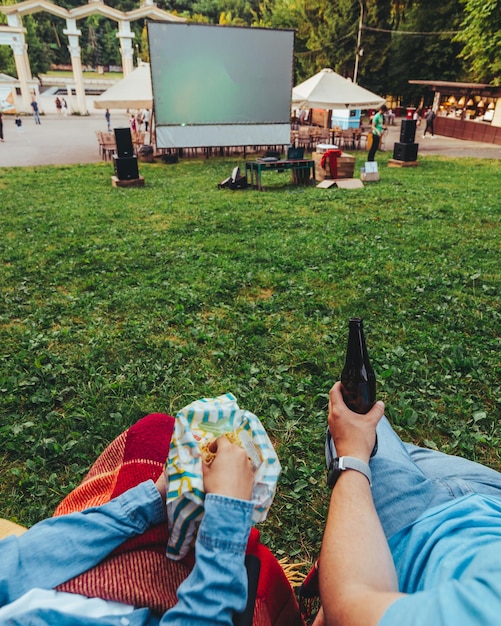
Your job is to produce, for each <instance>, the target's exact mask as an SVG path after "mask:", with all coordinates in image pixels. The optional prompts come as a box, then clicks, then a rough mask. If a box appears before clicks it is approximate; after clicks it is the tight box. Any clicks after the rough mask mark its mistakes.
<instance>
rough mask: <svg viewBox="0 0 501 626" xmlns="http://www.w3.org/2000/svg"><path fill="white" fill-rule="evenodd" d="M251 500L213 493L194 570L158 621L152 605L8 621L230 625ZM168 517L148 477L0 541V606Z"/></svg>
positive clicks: (238, 607) (78, 569)
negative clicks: (109, 613)
mask: <svg viewBox="0 0 501 626" xmlns="http://www.w3.org/2000/svg"><path fill="white" fill-rule="evenodd" d="M252 510H253V505H252V503H251V502H247V501H244V500H236V499H233V498H227V497H224V496H218V495H214V494H209V495H208V496H207V497H206V499H205V515H204V517H203V520H202V523H201V525H200V529H199V533H198V537H197V542H196V546H195V550H196V562H195V567H194V568H193V571H192V572H191V574H190V575H189V576H188V578H186V580H185V581H184V582H183V583H182V584H181V585H180V587H179V589H178V603H177V604H176V606H175V607H173V608H172V609H169V610H168V611H167V612H166V613H165V614H164V615H163V616H162V618H161V619H159V618H158V617H157V616H155V615H154V614H153V613H151V611H150V610H149V609H144V608H142V609H136V610H135V611H133V612H132V613H128V614H126V615H124V616H120V615H119V616H110V617H104V618H99V619H96V618H88V617H75V616H74V615H69V614H64V613H60V612H58V611H55V610H53V609H50V610H49V609H39V610H33V611H30V612H29V613H25V614H23V615H20V616H19V617H18V618H17V619H16V618H14V619H13V618H10V619H9V620H8V623H9V624H12V625H15V624H23V626H26V625H27V624H30V626H31V625H33V626H39V625H40V626H42V625H54V624H57V625H58V626H70V625H71V626H87V625H89V626H91V625H96V624H99V625H103V626H104V625H108V624H109V625H110V626H111V625H116V626H158V625H159V624H160V625H161V626H164V625H166V624H169V625H176V626H198V625H203V624H213V625H221V626H223V625H224V626H230V625H231V624H232V619H233V614H234V613H235V612H241V611H243V609H244V607H245V603H246V601H247V575H246V570H245V565H244V558H245V548H246V545H247V539H248V536H249V532H250V527H251V518H252ZM163 521H165V516H164V508H163V502H162V498H161V496H160V494H159V493H158V491H157V489H156V487H155V485H154V483H153V482H152V481H147V482H145V483H142V484H140V485H138V486H137V487H135V488H133V489H130V490H129V491H127V492H126V493H124V494H122V495H121V496H119V497H118V498H115V499H114V500H112V501H111V502H108V503H107V504H104V505H103V506H100V507H94V508H91V509H87V510H86V511H83V512H81V513H72V514H70V515H64V516H61V517H54V518H50V519H47V520H44V521H43V522H40V523H39V524H36V525H35V526H33V527H32V528H31V529H30V530H29V531H28V532H26V533H24V534H23V535H21V536H20V537H15V536H10V537H7V538H6V539H4V540H3V541H1V542H0V606H5V605H6V604H9V603H10V602H13V601H14V600H16V599H17V598H19V597H21V596H22V595H23V594H24V593H26V592H27V591H29V590H30V589H33V588H40V589H53V588H54V587H56V586H57V585H59V584H61V583H62V582H64V581H66V580H69V579H70V578H73V577H74V576H76V575H78V574H80V573H82V572H84V571H86V570H88V569H89V568H91V567H93V566H94V565H96V564H97V563H99V562H100V561H101V560H102V559H103V558H105V557H106V556H107V555H108V554H109V553H110V552H111V551H112V550H114V549H115V548H116V547H118V546H119V545H120V544H121V543H123V542H124V541H125V540H126V539H129V538H130V537H133V536H135V535H139V534H141V533H143V532H144V531H145V530H146V529H147V528H148V527H149V526H151V525H153V524H158V523H161V522H163Z"/></svg>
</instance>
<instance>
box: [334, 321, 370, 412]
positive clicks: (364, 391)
mask: <svg viewBox="0 0 501 626" xmlns="http://www.w3.org/2000/svg"><path fill="white" fill-rule="evenodd" d="M341 384H342V392H343V398H344V401H345V404H346V406H347V407H348V408H349V409H351V410H352V411H354V412H355V413H368V412H369V411H370V410H371V408H372V406H373V404H374V402H376V376H375V374H374V370H373V369H372V366H371V364H370V361H369V355H368V354H367V346H366V345H365V337H364V328H363V322H362V319H361V318H360V317H351V318H350V322H349V335H348V348H347V350H346V362H345V364H344V368H343V371H342V373H341Z"/></svg>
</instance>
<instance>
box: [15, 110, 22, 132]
mask: <svg viewBox="0 0 501 626" xmlns="http://www.w3.org/2000/svg"><path fill="white" fill-rule="evenodd" d="M15 122H16V126H17V132H18V133H22V132H23V120H22V119H21V116H20V115H19V113H18V114H17V115H16V119H15Z"/></svg>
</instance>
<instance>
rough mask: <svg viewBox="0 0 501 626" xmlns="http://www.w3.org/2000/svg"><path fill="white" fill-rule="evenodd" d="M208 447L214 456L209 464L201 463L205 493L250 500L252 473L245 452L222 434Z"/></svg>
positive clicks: (252, 482) (252, 483) (252, 481)
mask: <svg viewBox="0 0 501 626" xmlns="http://www.w3.org/2000/svg"><path fill="white" fill-rule="evenodd" d="M209 449H210V451H211V452H214V453H215V454H216V458H215V459H214V460H213V461H212V463H211V464H210V465H207V464H206V463H202V471H203V477H204V488H205V493H216V494H219V495H221V496H228V497H229V498H239V499H240V500H250V499H251V497H252V489H253V487H254V473H253V471H252V465H251V462H250V461H249V459H248V458H247V452H246V451H245V450H243V449H242V448H240V446H237V445H236V444H233V443H230V442H229V441H228V439H226V437H223V436H221V437H218V438H217V439H216V440H215V441H214V442H213V443H212V444H211V446H210V448H209Z"/></svg>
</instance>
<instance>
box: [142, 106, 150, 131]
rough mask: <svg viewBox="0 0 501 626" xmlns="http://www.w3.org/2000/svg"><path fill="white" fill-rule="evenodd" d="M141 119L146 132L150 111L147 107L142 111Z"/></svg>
mask: <svg viewBox="0 0 501 626" xmlns="http://www.w3.org/2000/svg"><path fill="white" fill-rule="evenodd" d="M143 121H144V130H145V131H146V132H148V128H149V125H150V112H149V111H148V109H145V111H144V115H143Z"/></svg>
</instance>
